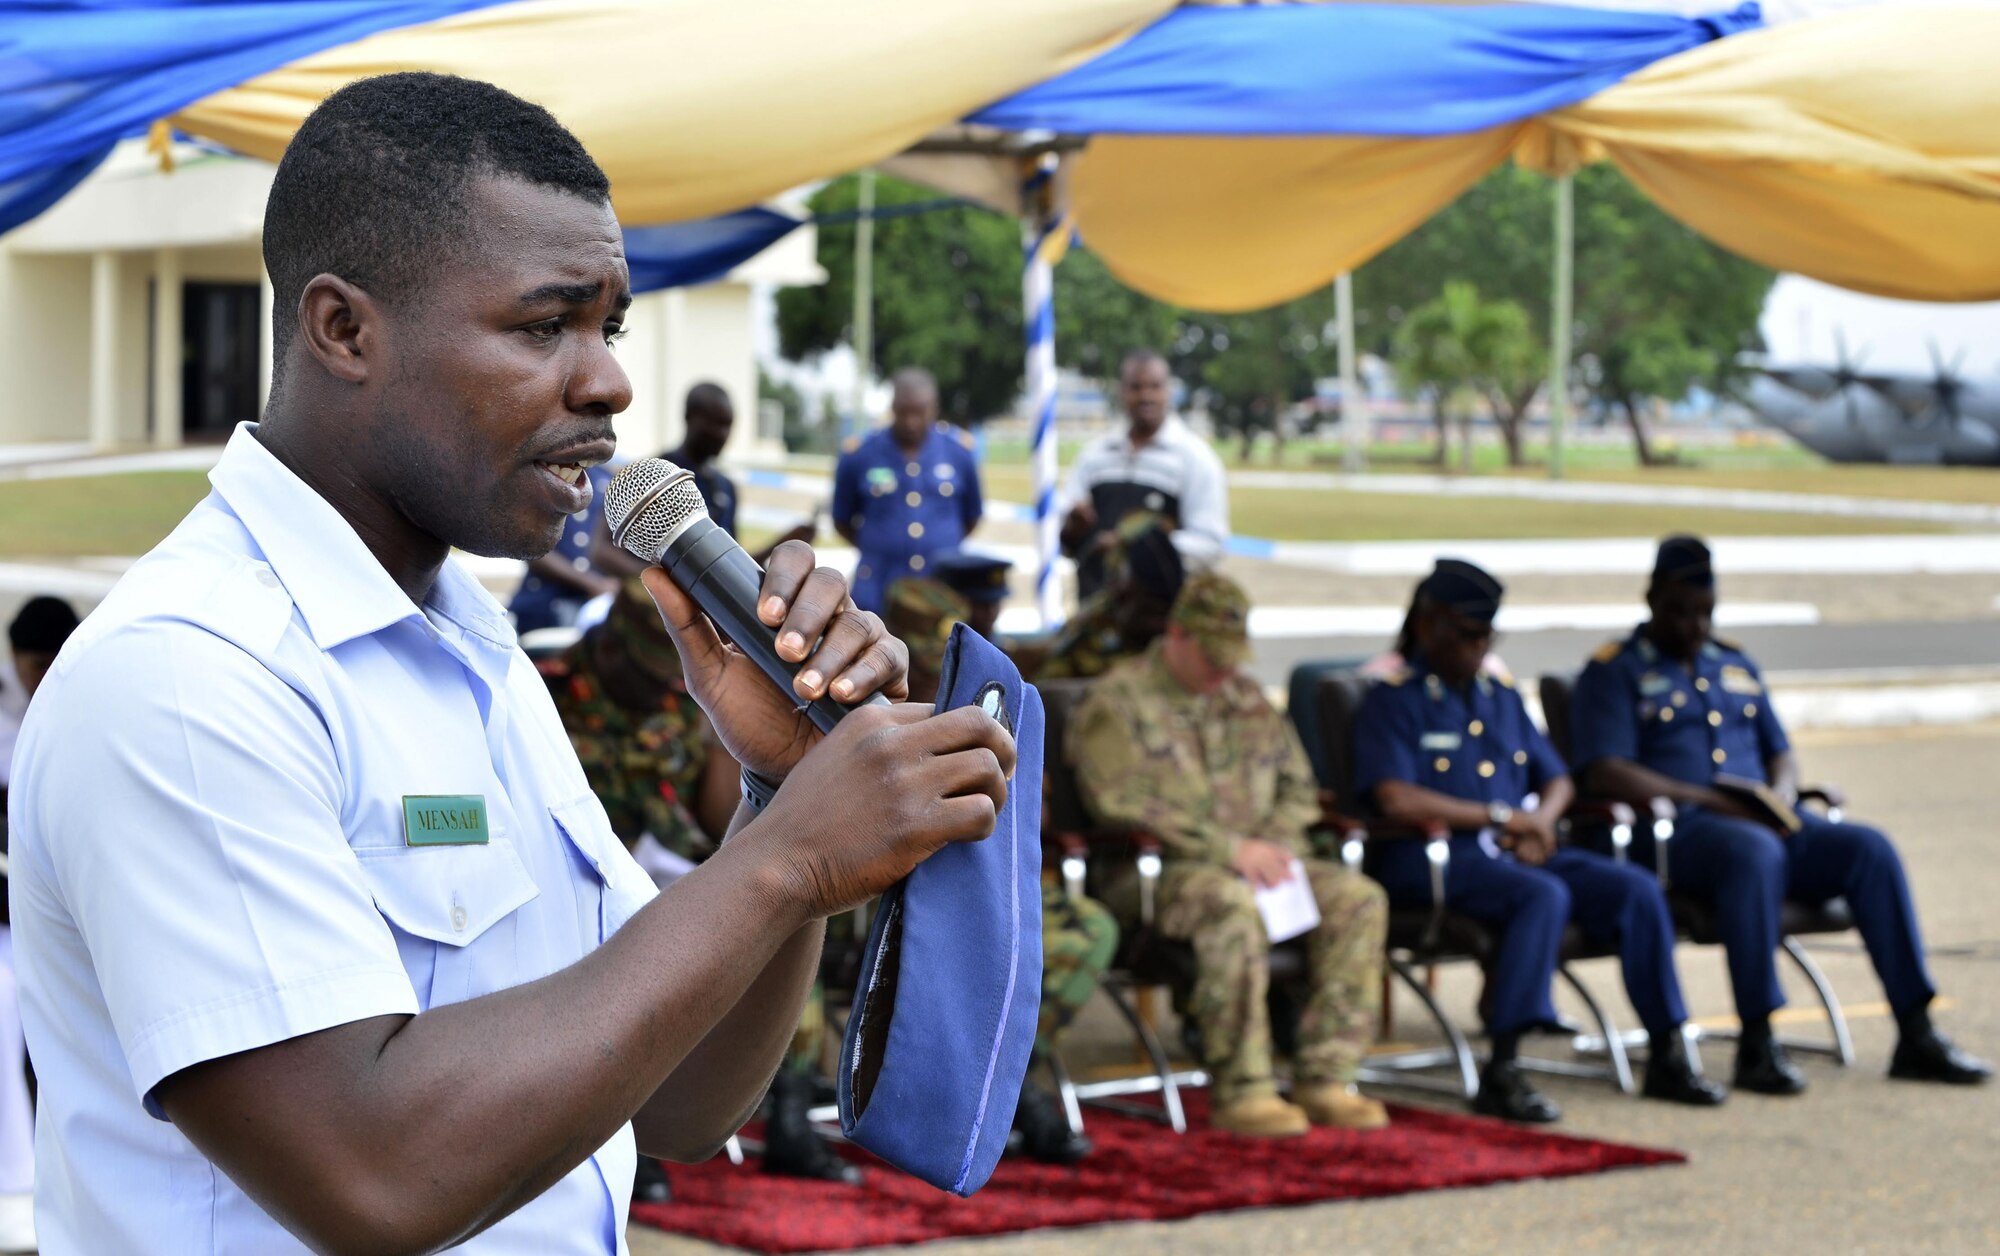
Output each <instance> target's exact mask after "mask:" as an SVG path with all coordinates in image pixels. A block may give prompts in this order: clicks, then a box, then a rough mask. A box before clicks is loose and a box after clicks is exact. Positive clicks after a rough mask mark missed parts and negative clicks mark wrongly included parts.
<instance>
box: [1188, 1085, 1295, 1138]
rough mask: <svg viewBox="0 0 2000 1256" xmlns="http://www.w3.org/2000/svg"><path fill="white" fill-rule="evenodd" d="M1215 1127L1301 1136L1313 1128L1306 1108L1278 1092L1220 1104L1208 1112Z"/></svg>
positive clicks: (1262, 1134)
mask: <svg viewBox="0 0 2000 1256" xmlns="http://www.w3.org/2000/svg"><path fill="white" fill-rule="evenodd" d="M1208 1124H1209V1127H1210V1128H1212V1129H1218V1130H1222V1131H1223V1132H1225V1133H1229V1134H1247V1135H1249V1136H1250V1137H1252V1138H1297V1137H1298V1136H1299V1135H1301V1134H1303V1133H1305V1132H1306V1131H1307V1130H1309V1129H1311V1128H1312V1122H1311V1121H1310V1120H1309V1119H1307V1117H1306V1114H1305V1112H1304V1111H1303V1110H1302V1109H1300V1108H1297V1107H1294V1106H1293V1105H1291V1104H1289V1103H1286V1102H1285V1101H1284V1100H1283V1099H1280V1098H1278V1096H1276V1095H1247V1096H1245V1097H1243V1098H1241V1099H1233V1100H1231V1101H1230V1102H1228V1103H1225V1104H1222V1105H1220V1106H1218V1107H1217V1108H1216V1109H1215V1110H1214V1111H1213V1112H1211V1113H1209V1115H1208Z"/></svg>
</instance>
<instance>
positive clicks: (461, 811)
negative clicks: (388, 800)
mask: <svg viewBox="0 0 2000 1256" xmlns="http://www.w3.org/2000/svg"><path fill="white" fill-rule="evenodd" d="M403 844H404V845H405V846H484V845H486V799H485V797H484V796H482V795H479V794H404V795H403Z"/></svg>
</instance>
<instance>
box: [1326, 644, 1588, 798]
mask: <svg viewBox="0 0 2000 1256" xmlns="http://www.w3.org/2000/svg"><path fill="white" fill-rule="evenodd" d="M1565 774H1566V773H1565V769H1564V767H1563V762H1562V758H1561V756H1559V755H1558V754H1556V752H1555V748H1554V747H1553V746H1551V745H1550V744H1549V739H1548V738H1547V737H1545V736H1544V735H1543V734H1542V730H1541V729H1539V728H1537V727H1535V722H1534V720H1533V719H1532V718H1531V717H1530V716H1529V715H1528V708H1527V705H1526V704H1525V703H1523V702H1522V701H1521V695H1520V693H1519V692H1518V691H1517V690H1516V689H1515V688H1514V686H1513V684H1512V683H1511V682H1509V681H1507V680H1505V679H1502V678H1499V677H1495V676H1492V675H1489V674H1486V673H1481V674H1480V676H1479V677H1478V678H1477V679H1475V680H1474V681H1473V682H1472V683H1471V684H1469V685H1466V686H1465V687H1463V688H1455V687H1453V686H1451V685H1448V684H1446V683H1445V682H1444V680H1443V679H1442V678H1441V677H1439V676H1438V675H1437V673H1435V672H1433V671H1431V670H1430V669H1429V668H1428V667H1426V666H1425V665H1424V661H1423V658H1422V656H1421V655H1420V656H1417V657H1416V658H1414V659H1412V660H1410V662H1409V664H1408V665H1406V666H1404V667H1402V668H1399V669H1397V670H1395V671H1393V672H1391V673H1390V674H1389V675H1388V676H1386V677H1384V678H1383V679H1382V680H1380V681H1378V682H1376V684H1374V685H1373V686H1372V687H1370V688H1369V690H1368V693H1367V694H1366V695H1365V696H1364V697H1363V698H1362V700H1361V710H1360V712H1359V713H1358V714H1357V715H1356V717H1355V722H1354V787H1355V789H1356V790H1357V791H1359V792H1360V793H1361V794H1362V795H1363V796H1366V795H1368V794H1370V793H1371V792H1372V791H1373V790H1374V789H1375V787H1376V786H1378V785H1380V784H1382V783H1383V782H1384V781H1402V782H1405V783H1407V784H1410V785H1420V786H1422V787H1423V788H1425V789H1429V790H1435V791H1436V792H1438V793H1440V794H1446V795H1449V796H1451V797H1453V798H1463V799H1466V800H1468V801H1470V802H1481V803H1490V802H1503V803H1506V804H1507V805H1508V806H1510V807H1518V806H1520V805H1521V801H1522V800H1523V799H1524V798H1526V797H1527V796H1528V795H1529V794H1532V793H1540V792H1542V791H1543V790H1544V789H1546V788H1547V787H1548V784H1549V782H1550V781H1552V780H1555V779H1556V778H1557V777H1560V776H1563V775H1565Z"/></svg>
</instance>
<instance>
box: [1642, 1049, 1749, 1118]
mask: <svg viewBox="0 0 2000 1256" xmlns="http://www.w3.org/2000/svg"><path fill="white" fill-rule="evenodd" d="M1639 1093H1640V1094H1642V1095H1644V1096H1646V1098H1648V1099H1664V1100H1666V1101H1667V1102H1668V1103H1684V1104H1687V1105H1688V1106H1689V1107H1691V1108H1713V1107H1715V1106H1717V1105H1718V1104H1720V1103H1721V1102H1722V1101H1723V1100H1725V1099H1727V1098H1729V1090H1728V1088H1727V1087H1725V1086H1723V1085H1722V1084H1721V1083H1719V1082H1712V1081H1710V1080H1708V1078H1706V1077H1703V1076H1702V1075H1701V1074H1700V1073H1697V1072H1695V1071H1694V1061H1692V1060H1690V1059H1689V1058H1688V1050H1687V1041H1686V1040H1685V1039H1683V1038H1682V1037H1681V1036H1680V1035H1679V1034H1677V1033H1676V1034H1669V1035H1667V1037H1666V1038H1665V1040H1664V1041H1662V1042H1659V1043H1656V1044H1655V1045H1654V1047H1653V1050H1652V1053H1651V1054H1650V1055H1648V1056H1647V1057H1646V1084H1645V1085H1644V1086H1643V1087H1642V1088H1641V1089H1640V1092H1639Z"/></svg>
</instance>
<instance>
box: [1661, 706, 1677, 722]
mask: <svg viewBox="0 0 2000 1256" xmlns="http://www.w3.org/2000/svg"><path fill="white" fill-rule="evenodd" d="M1660 722H1661V723H1662V724H1671V723H1673V722H1674V709H1673V708H1672V707H1661V708H1660Z"/></svg>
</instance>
